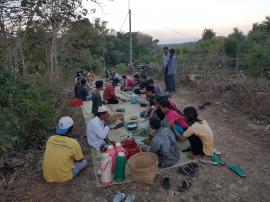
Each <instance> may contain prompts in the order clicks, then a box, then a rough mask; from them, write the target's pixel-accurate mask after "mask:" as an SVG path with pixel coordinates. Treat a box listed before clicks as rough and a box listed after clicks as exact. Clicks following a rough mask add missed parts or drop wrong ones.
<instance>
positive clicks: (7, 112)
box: [0, 69, 54, 166]
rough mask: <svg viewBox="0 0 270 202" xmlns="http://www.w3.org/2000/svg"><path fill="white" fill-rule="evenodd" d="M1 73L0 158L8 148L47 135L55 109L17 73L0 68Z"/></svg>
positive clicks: (25, 145) (33, 142) (32, 142)
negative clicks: (16, 75) (16, 74)
mask: <svg viewBox="0 0 270 202" xmlns="http://www.w3.org/2000/svg"><path fill="white" fill-rule="evenodd" d="M0 75H1V76H0V81H1V82H0V92H1V94H0V106H1V107H0V159H2V160H1V162H3V160H5V158H6V155H7V152H8V151H9V150H11V149H13V150H19V149H21V148H23V149H26V148H29V147H32V146H36V145H38V144H40V143H41V141H42V140H44V139H45V138H46V137H47V132H48V128H49V127H51V126H52V123H53V120H54V109H53V108H52V107H51V105H50V104H49V103H48V102H46V101H42V100H41V97H40V93H39V91H38V90H37V89H34V88H32V87H31V86H30V85H28V84H26V83H25V82H23V81H22V80H21V79H19V78H18V77H15V76H14V75H12V74H10V73H8V72H6V71H4V70H3V69H1V74H0ZM0 166H1V165H0ZM2 166H3V165H2Z"/></svg>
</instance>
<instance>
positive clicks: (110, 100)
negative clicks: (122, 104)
mask: <svg viewBox="0 0 270 202" xmlns="http://www.w3.org/2000/svg"><path fill="white" fill-rule="evenodd" d="M118 103H119V100H117V99H116V98H114V97H113V98H111V99H109V100H108V104H118Z"/></svg>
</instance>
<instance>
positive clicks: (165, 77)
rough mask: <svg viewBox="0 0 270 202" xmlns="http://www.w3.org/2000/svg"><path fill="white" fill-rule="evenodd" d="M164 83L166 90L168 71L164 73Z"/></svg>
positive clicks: (167, 88)
mask: <svg viewBox="0 0 270 202" xmlns="http://www.w3.org/2000/svg"><path fill="white" fill-rule="evenodd" d="M164 83H165V88H166V90H169V79H168V73H164Z"/></svg>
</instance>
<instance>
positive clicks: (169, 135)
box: [150, 127, 180, 167]
mask: <svg viewBox="0 0 270 202" xmlns="http://www.w3.org/2000/svg"><path fill="white" fill-rule="evenodd" d="M150 151H152V152H154V153H158V155H160V157H161V162H160V163H161V167H167V166H170V165H173V164H174V163H176V162H177V161H178V160H179V158H180V156H179V151H178V148H177V145H176V139H175V135H174V134H173V132H172V131H171V130H170V129H169V128H163V127H161V128H160V129H159V130H158V131H157V133H156V135H155V136H154V138H153V139H152V143H151V150H150Z"/></svg>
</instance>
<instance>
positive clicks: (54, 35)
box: [50, 28, 57, 83]
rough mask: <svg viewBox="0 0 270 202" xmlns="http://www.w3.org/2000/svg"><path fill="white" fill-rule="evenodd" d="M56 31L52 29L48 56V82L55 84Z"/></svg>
mask: <svg viewBox="0 0 270 202" xmlns="http://www.w3.org/2000/svg"><path fill="white" fill-rule="evenodd" d="M56 33H57V32H56V29H55V28H53V31H52V44H51V55H50V81H51V82H52V83H54V82H55V79H54V73H55V52H56V51H55V43H56Z"/></svg>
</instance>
